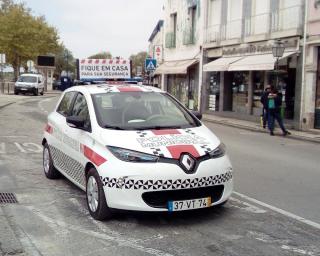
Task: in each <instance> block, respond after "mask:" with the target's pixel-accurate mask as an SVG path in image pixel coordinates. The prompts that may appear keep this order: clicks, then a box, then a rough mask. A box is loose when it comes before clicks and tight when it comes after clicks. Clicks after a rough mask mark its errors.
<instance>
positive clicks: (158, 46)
mask: <svg viewBox="0 0 320 256" xmlns="http://www.w3.org/2000/svg"><path fill="white" fill-rule="evenodd" d="M163 23H164V22H163V20H159V21H158V23H157V25H156V26H155V28H154V29H153V31H152V34H151V36H150V38H149V47H148V55H149V57H151V58H153V59H156V60H157V66H159V65H161V64H162V63H163V59H164V53H163V39H164V28H163ZM152 84H153V85H154V86H156V87H160V86H161V75H159V74H158V75H155V74H153V79H152Z"/></svg>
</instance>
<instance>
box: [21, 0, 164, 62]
mask: <svg viewBox="0 0 320 256" xmlns="http://www.w3.org/2000/svg"><path fill="white" fill-rule="evenodd" d="M19 1H20V2H25V3H26V4H27V6H28V7H29V8H31V9H32V10H33V14H34V15H44V16H45V17H46V19H47V21H48V22H49V24H51V25H53V26H55V27H56V28H57V29H58V31H59V35H60V38H61V41H63V43H64V44H65V46H66V47H67V48H68V49H69V50H71V51H72V53H73V55H74V56H75V57H76V58H86V57H88V56H90V55H93V54H95V53H97V52H101V51H110V52H111V53H112V55H113V56H121V57H124V58H127V57H129V56H130V55H131V54H135V53H137V52H139V51H146V50H147V47H148V39H149V37H150V35H151V33H152V31H153V29H154V27H155V26H156V24H157V22H158V20H159V19H162V15H163V11H162V7H163V2H164V0H113V1H112V0H89V1H88V0H19Z"/></svg>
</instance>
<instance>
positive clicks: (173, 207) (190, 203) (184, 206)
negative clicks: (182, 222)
mask: <svg viewBox="0 0 320 256" xmlns="http://www.w3.org/2000/svg"><path fill="white" fill-rule="evenodd" d="M210 206H211V197H205V198H198V199H190V200H182V201H169V202H168V211H169V212H175V211H184V210H192V209H199V208H206V207H210Z"/></svg>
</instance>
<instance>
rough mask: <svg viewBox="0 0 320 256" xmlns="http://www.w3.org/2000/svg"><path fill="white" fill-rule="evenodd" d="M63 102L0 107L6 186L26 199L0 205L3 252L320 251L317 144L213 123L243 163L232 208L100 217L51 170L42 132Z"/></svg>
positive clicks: (1, 170)
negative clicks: (50, 175) (45, 166)
mask: <svg viewBox="0 0 320 256" xmlns="http://www.w3.org/2000/svg"><path fill="white" fill-rule="evenodd" d="M21 97H23V96H21ZM56 100H57V98H46V97H32V98H27V97H26V100H25V101H24V102H20V103H18V104H12V105H9V106H7V107H5V108H2V109H1V110H0V122H1V126H0V127H1V132H0V192H12V193H14V194H15V195H16V197H17V199H18V201H19V203H18V204H8V205H4V206H0V229H1V232H0V255H1V254H3V255H6V254H8V253H11V254H12V255H232V256H233V255H320V224H318V223H320V211H319V210H320V204H319V200H320V198H319V195H320V190H319V187H320V186H319V185H317V182H318V181H319V178H320V169H319V168H317V163H319V160H318V156H319V151H320V147H319V145H317V144H312V143H305V142H301V141H295V140H290V139H286V138H285V139H284V138H281V137H270V136H268V135H267V134H261V133H253V132H248V131H244V130H240V129H235V128H228V127H222V126H218V125H213V124H208V125H209V127H210V128H212V129H213V130H214V132H215V133H216V134H217V135H219V137H220V138H222V140H223V141H224V142H225V144H226V145H227V149H228V153H229V155H230V158H231V160H232V162H233V166H234V170H235V173H234V174H235V190H236V191H237V193H235V194H234V196H233V197H232V199H231V200H230V201H229V202H228V203H227V204H226V205H225V206H224V207H222V208H218V209H216V208H212V209H208V210H202V211H191V212H186V213H180V214H173V215H171V214H143V213H133V212H121V213H118V214H117V215H116V216H115V218H114V219H113V220H111V221H106V222H98V221H95V220H93V219H92V218H91V217H90V215H89V213H88V211H87V208H86V202H85V195H84V193H83V192H82V191H80V190H79V189H77V188H76V187H75V186H74V185H72V184H71V183H70V182H68V181H67V180H66V179H63V178H62V179H59V180H56V181H52V180H48V179H46V178H45V176H44V174H43V171H42V147H41V139H42V132H43V128H44V125H45V123H46V115H47V112H48V111H51V110H52V109H53V107H54V105H55V103H56ZM317 160H318V161H317ZM255 199H256V200H255ZM297 215H298V216H297ZM299 216H300V217H299ZM2 231H3V232H2Z"/></svg>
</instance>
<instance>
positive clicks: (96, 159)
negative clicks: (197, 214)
mask: <svg viewBox="0 0 320 256" xmlns="http://www.w3.org/2000/svg"><path fill="white" fill-rule="evenodd" d="M81 149H82V151H83V154H84V156H85V157H86V158H88V159H89V160H90V161H91V162H92V163H94V164H95V165H97V166H100V165H102V164H103V163H105V162H106V161H107V159H105V158H103V157H102V156H100V155H99V154H98V153H96V152H94V151H93V150H92V149H91V148H89V147H87V146H86V145H81Z"/></svg>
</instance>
